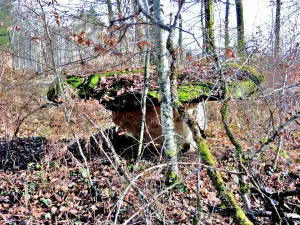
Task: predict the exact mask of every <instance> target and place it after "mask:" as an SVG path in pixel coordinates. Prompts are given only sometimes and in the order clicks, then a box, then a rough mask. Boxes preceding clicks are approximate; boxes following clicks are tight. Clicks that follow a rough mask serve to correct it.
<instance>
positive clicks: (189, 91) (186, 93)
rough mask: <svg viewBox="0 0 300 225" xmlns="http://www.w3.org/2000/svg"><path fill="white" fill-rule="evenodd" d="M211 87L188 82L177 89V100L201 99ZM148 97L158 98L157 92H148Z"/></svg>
mask: <svg viewBox="0 0 300 225" xmlns="http://www.w3.org/2000/svg"><path fill="white" fill-rule="evenodd" d="M211 88H212V86H211V85H209V84H207V83H204V82H193V83H192V82H190V83H188V84H185V85H182V86H181V87H179V88H178V98H179V101H181V102H192V101H194V100H196V99H197V100H198V99H199V98H201V97H207V96H208V95H209V93H210V90H211ZM148 95H149V96H150V97H153V98H158V99H159V98H160V94H159V92H158V91H149V93H148Z"/></svg>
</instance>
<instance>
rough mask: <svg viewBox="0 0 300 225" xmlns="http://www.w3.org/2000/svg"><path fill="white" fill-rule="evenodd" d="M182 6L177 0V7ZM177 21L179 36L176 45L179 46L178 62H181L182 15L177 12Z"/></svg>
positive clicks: (179, 0) (180, 1)
mask: <svg viewBox="0 0 300 225" xmlns="http://www.w3.org/2000/svg"><path fill="white" fill-rule="evenodd" d="M181 7H182V0H178V8H179V9H180V8H181ZM178 23H179V37H178V47H179V64H182V62H183V48H182V16H181V13H180V14H179V18H178Z"/></svg>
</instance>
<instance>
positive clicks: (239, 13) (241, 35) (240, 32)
mask: <svg viewBox="0 0 300 225" xmlns="http://www.w3.org/2000/svg"><path fill="white" fill-rule="evenodd" d="M235 6H236V24H237V47H238V51H239V53H240V54H243V53H244V51H245V29H244V11H243V2H242V0H235Z"/></svg>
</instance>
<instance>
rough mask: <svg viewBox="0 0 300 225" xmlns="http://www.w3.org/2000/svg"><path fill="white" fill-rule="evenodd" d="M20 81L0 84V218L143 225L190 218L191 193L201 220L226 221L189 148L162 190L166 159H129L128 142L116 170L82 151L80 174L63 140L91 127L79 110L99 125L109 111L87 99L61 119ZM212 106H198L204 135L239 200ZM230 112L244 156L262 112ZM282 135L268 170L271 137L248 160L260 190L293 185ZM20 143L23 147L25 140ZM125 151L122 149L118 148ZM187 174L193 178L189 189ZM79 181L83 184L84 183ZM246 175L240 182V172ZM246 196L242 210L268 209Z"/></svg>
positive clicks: (298, 167) (296, 179)
mask: <svg viewBox="0 0 300 225" xmlns="http://www.w3.org/2000/svg"><path fill="white" fill-rule="evenodd" d="M20 88H24V89H23V91H21V93H22V94H20V90H22V89H19V88H18V90H19V91H17V92H16V91H15V90H16V89H7V90H9V91H6V92H4V91H2V92H1V93H0V95H1V108H0V112H1V114H2V120H1V127H2V128H3V129H1V133H0V138H1V140H0V156H1V160H2V162H1V166H2V168H0V224H74V225H75V224H76V225H77V224H78V225H79V224H99V225H100V224H105V225H106V224H113V223H114V222H116V223H118V224H124V223H127V224H146V223H149V224H150V221H151V222H152V224H192V219H193V217H194V216H195V212H196V205H197V204H196V201H197V195H200V199H201V201H200V203H201V210H202V212H201V216H202V219H201V220H202V224H232V223H233V221H232V219H231V218H229V217H226V215H223V214H224V212H223V211H224V210H222V208H221V205H220V200H219V198H218V197H217V196H216V191H215V188H214V187H213V185H212V183H211V181H210V180H209V178H208V176H207V168H206V167H205V166H202V167H201V169H200V170H199V167H198V164H197V159H198V156H197V153H196V152H195V151H193V150H191V151H189V152H186V153H183V154H180V155H179V170H180V175H181V183H180V184H178V185H176V186H175V187H173V188H171V189H167V187H166V186H165V184H164V175H165V172H166V166H167V165H166V164H165V163H166V162H165V160H164V158H163V157H162V156H161V154H159V152H153V151H152V152H148V153H147V154H146V155H145V157H144V158H142V160H141V161H140V162H138V163H137V164H135V165H134V164H133V160H132V149H133V148H127V147H130V145H131V144H132V143H130V142H127V143H126V144H127V145H126V146H125V143H124V146H122V149H116V151H117V152H118V153H119V154H121V155H122V167H123V170H122V171H120V170H115V168H114V167H113V166H112V164H111V163H110V161H109V159H108V158H107V157H106V155H105V154H104V153H108V154H109V151H108V150H107V149H104V150H102V151H98V150H96V151H94V150H91V151H89V149H88V148H87V149H84V153H85V155H86V157H87V163H88V168H89V172H90V176H88V174H89V173H88V171H87V169H86V167H85V165H84V161H83V160H82V156H81V155H80V154H79V152H78V149H77V148H76V147H74V148H73V147H70V145H71V144H70V143H73V142H74V140H71V141H70V138H71V137H72V133H73V132H75V133H77V134H79V135H78V136H79V138H81V139H87V140H88V139H89V137H90V135H91V133H96V132H97V129H95V128H94V127H93V126H92V125H91V124H89V122H88V121H87V120H86V119H85V117H83V116H82V114H81V112H85V113H86V115H89V116H90V118H92V119H93V121H94V122H95V124H97V125H98V126H99V127H100V128H101V129H103V130H105V129H107V128H110V127H112V126H113V123H112V121H111V120H110V113H109V112H108V111H106V110H105V109H103V108H102V107H101V105H99V104H98V103H97V102H95V101H88V102H83V101H81V102H79V103H78V102H75V101H74V102H71V103H70V104H71V105H72V104H73V106H74V111H73V114H72V126H69V124H67V123H65V122H64V121H65V116H64V112H63V110H62V109H61V108H57V107H47V108H43V107H42V108H40V107H41V106H43V105H44V103H45V102H44V100H43V99H42V98H41V97H40V96H41V92H40V91H36V89H35V88H32V87H30V88H28V87H26V86H25V87H24V86H22V87H20ZM1 90H4V89H1ZM24 90H27V91H28V92H26V91H24ZM24 93H28V94H24ZM75 106H76V107H75ZM219 107H220V105H218V104H215V105H214V106H211V107H209V108H208V124H209V126H208V129H207V131H206V136H207V142H208V144H209V146H210V148H211V151H212V153H213V154H214V155H215V156H216V158H217V160H218V169H219V170H220V171H221V173H222V176H223V178H224V181H225V182H226V187H227V188H228V189H230V190H232V191H233V193H234V197H235V198H236V200H238V202H239V203H240V205H241V206H243V201H242V199H241V196H240V194H239V185H238V176H237V175H236V174H235V172H236V171H238V162H237V159H236V157H235V152H234V147H233V146H232V144H231V143H230V141H229V140H228V138H227V136H226V134H225V131H224V129H223V126H222V123H221V120H220V115H219V109H220V108H219ZM261 108H262V109H261V111H260V112H256V113H257V115H258V116H257V118H259V119H261V120H263V118H261V115H263V114H262V112H263V111H264V110H265V109H263V107H261ZM35 109H37V110H35ZM232 110H233V111H232V114H233V115H236V114H237V113H238V111H239V110H238V109H237V108H232ZM232 118H233V120H232V121H231V122H232V126H231V127H232V129H233V131H234V133H235V135H236V137H237V138H238V139H239V140H240V142H241V143H242V145H243V148H244V153H245V156H247V155H248V154H249V155H250V153H251V152H253V151H255V150H256V149H258V148H259V146H260V145H261V143H263V142H264V139H265V138H266V137H267V135H266V133H265V130H264V129H263V126H264V125H265V124H266V121H267V119H266V120H265V121H264V124H263V123H261V126H257V127H254V128H253V126H252V127H251V124H249V123H247V120H245V119H244V120H241V121H237V120H236V119H235V116H232ZM258 122H259V121H258ZM259 123H260V122H259ZM16 131H17V132H16ZM111 132H114V130H113V129H112V130H111ZM14 134H15V135H14ZM113 135H114V137H116V138H115V139H114V140H113V144H120V142H121V141H122V140H123V139H122V138H123V137H120V139H118V138H119V137H118V134H117V133H114V134H113ZM282 135H283V137H284V140H285V141H284V144H283V147H282V151H281V153H280V157H279V164H278V167H277V169H276V170H275V171H273V170H272V161H273V159H274V157H275V152H276V142H274V143H272V144H271V145H270V146H269V147H268V148H266V149H265V150H264V152H263V153H262V154H260V155H259V156H258V157H257V158H256V159H255V160H254V162H253V163H252V171H253V172H254V173H255V175H256V177H257V178H259V179H260V182H261V184H264V186H265V187H266V189H267V190H269V191H270V192H277V191H287V190H295V189H297V188H298V189H299V188H300V187H299V186H300V161H299V159H300V151H299V148H300V131H299V130H297V129H292V128H291V129H289V130H288V131H286V132H285V133H283V134H282ZM5 137H9V140H15V139H16V137H19V139H18V141H19V142H17V141H16V142H15V143H16V145H17V146H14V143H13V142H7V141H6V140H7V139H5ZM39 137H43V138H41V139H39ZM44 137H45V139H44ZM36 138H38V140H39V141H38V142H36V141H35V140H36ZM249 139H251V140H253V143H250V142H249V141H248V140H249ZM26 141H28V142H29V143H30V144H29V145H26ZM72 141H73V142H72ZM24 143H25V144H24ZM7 144H11V145H9V150H10V157H9V159H8V160H7V159H5V157H6V154H7V149H8V147H7V146H8V145H7ZM32 146H35V147H33V148H32ZM72 146H74V144H73V145H72ZM116 146H120V145H116ZM125 149H127V150H128V149H129V150H128V151H127V152H125V153H124V150H125ZM41 152H42V153H41ZM11 153H13V154H11ZM4 169H5V170H4ZM197 174H199V177H200V182H199V188H200V189H199V190H198V191H197V183H198V182H197ZM89 179H91V180H92V182H93V187H94V189H92V190H91V189H90V188H89ZM134 180H135V181H134ZM133 181H134V182H133ZM246 181H247V182H250V181H249V178H246ZM129 182H131V183H129ZM135 190H139V192H138V193H137V192H136V191H135ZM141 194H142V195H143V196H141ZM249 199H250V203H251V207H252V208H251V210H252V211H256V210H257V211H268V210H270V209H269V208H268V206H267V205H265V204H264V201H263V200H262V199H260V197H259V195H258V194H257V193H255V192H251V193H250V194H249ZM288 200H289V204H292V205H298V207H299V205H300V198H299V196H293V197H289V199H288ZM117 214H118V217H117V218H116V215H117ZM131 216H132V218H131ZM258 220H259V221H260V224H271V219H270V218H265V217H259V218H258Z"/></svg>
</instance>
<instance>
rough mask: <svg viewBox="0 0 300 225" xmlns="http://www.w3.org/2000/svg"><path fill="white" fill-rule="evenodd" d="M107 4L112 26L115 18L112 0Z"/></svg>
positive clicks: (108, 0) (107, 1)
mask: <svg viewBox="0 0 300 225" xmlns="http://www.w3.org/2000/svg"><path fill="white" fill-rule="evenodd" d="M106 4H107V11H108V20H109V25H110V23H111V21H112V20H113V17H114V14H113V8H112V3H111V0H106Z"/></svg>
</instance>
